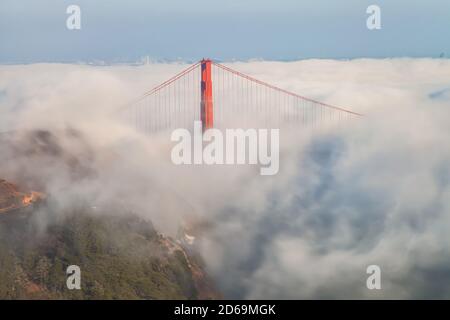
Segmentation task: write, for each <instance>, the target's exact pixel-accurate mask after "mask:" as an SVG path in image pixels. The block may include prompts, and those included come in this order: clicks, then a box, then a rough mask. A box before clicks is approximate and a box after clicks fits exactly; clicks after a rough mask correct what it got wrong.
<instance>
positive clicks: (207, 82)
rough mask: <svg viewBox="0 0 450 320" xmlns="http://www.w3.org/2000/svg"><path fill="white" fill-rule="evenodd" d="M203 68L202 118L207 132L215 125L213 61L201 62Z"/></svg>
mask: <svg viewBox="0 0 450 320" xmlns="http://www.w3.org/2000/svg"><path fill="white" fill-rule="evenodd" d="M201 67H202V69H201V70H202V71H201V72H202V84H201V91H202V92H201V99H202V101H201V118H202V125H203V131H205V130H207V129H210V128H212V127H213V125H214V114H213V91H212V75H211V60H209V59H206V60H205V59H203V60H202V61H201Z"/></svg>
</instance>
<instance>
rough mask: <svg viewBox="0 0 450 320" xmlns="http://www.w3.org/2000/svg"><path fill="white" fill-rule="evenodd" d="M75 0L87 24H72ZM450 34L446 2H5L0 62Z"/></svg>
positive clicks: (193, 55) (338, 53)
mask: <svg viewBox="0 0 450 320" xmlns="http://www.w3.org/2000/svg"><path fill="white" fill-rule="evenodd" d="M70 4H77V5H79V6H80V7H81V27H82V28H81V30H77V31H70V30H68V29H67V28H66V19H67V17H68V14H66V8H67V6H68V5H70ZM370 4H377V5H379V6H380V7H381V22H382V29H381V30H375V31H370V30H368V29H367V27H366V19H367V17H368V14H367V13H366V9H367V7H368V6H369V5H370ZM449 31H450V1H448V0H428V1H425V0H424V1H417V0H415V1H413V0H395V1H392V0H389V1H383V0H379V1H373V0H369V1H367V0H341V1H336V0H315V1H301V0H278V1H274V0H270V1H268V0H227V1H223V0H221V1H217V0H189V1H187V0H129V1H119V0H95V1H93V0H71V1H62V0H40V1H34V0H28V1H25V0H1V2H0V63H17V62H39V61H93V60H106V61H109V62H112V61H135V60H137V59H139V58H140V57H142V56H147V55H148V56H150V57H151V58H155V59H170V60H171V59H177V58H181V59H185V60H197V59H199V58H201V57H204V56H208V57H211V58H215V59H225V60H229V59H250V58H264V59H281V60H285V59H299V58H310V57H318V58H354V57H393V56H413V57H417V56H429V57H438V56H439V55H441V54H442V53H444V54H446V56H447V57H448V56H449V55H450V36H449Z"/></svg>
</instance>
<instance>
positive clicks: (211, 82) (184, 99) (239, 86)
mask: <svg viewBox="0 0 450 320" xmlns="http://www.w3.org/2000/svg"><path fill="white" fill-rule="evenodd" d="M120 113H121V116H122V117H124V118H125V119H126V120H127V122H128V123H130V124H132V125H133V126H134V127H135V128H136V129H137V130H139V131H141V132H145V133H155V132H161V131H165V130H173V129H176V128H186V129H190V128H192V127H193V124H194V121H200V120H201V121H202V126H203V130H207V129H209V128H212V127H215V128H219V129H220V128H229V127H234V128H246V127H253V128H254V127H264V128H280V127H285V126H288V125H296V126H298V125H302V126H305V127H307V126H308V127H309V126H312V127H314V126H318V125H320V124H323V123H326V122H336V121H342V120H347V119H355V118H358V117H360V116H362V115H361V114H360V113H357V112H353V111H351V110H348V109H345V108H341V107H337V106H333V105H330V104H327V103H323V102H320V101H317V100H314V99H310V98H307V97H304V96H301V95H299V94H296V93H293V92H290V91H287V90H285V89H282V88H279V87H277V86H274V85H272V84H269V83H267V82H264V81H261V80H258V79H256V78H253V77H251V76H248V75H246V74H243V73H241V72H239V71H236V70H234V69H231V68H229V67H227V66H225V65H223V64H220V63H218V62H214V61H212V60H209V59H203V60H201V61H199V62H197V63H195V64H193V65H191V66H190V67H188V68H187V69H185V70H183V71H182V72H180V73H178V74H177V75H175V76H173V77H172V78H170V79H168V80H167V81H165V82H163V83H161V84H160V85H158V86H156V87H155V88H153V89H151V90H150V91H148V92H146V93H144V94H143V95H142V96H141V97H139V98H138V99H136V100H134V101H132V102H131V103H129V104H127V105H126V106H124V107H123V108H122V109H120Z"/></svg>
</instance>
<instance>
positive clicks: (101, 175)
mask: <svg viewBox="0 0 450 320" xmlns="http://www.w3.org/2000/svg"><path fill="white" fill-rule="evenodd" d="M183 67H185V66H182V65H176V64H172V65H165V64H155V65H148V66H140V67H131V66H112V67H90V66H77V65H57V64H55V65H52V64H49V65H48V64H39V65H27V66H1V67H0V74H1V76H0V106H1V109H0V119H1V120H0V126H1V128H3V129H4V130H2V131H9V130H18V129H22V130H30V129H46V130H49V131H50V132H52V133H53V134H54V136H55V137H56V139H57V141H58V143H59V144H60V145H61V148H62V149H63V150H67V152H68V153H69V154H70V156H65V157H63V158H64V159H66V160H64V161H67V158H69V159H73V158H76V159H78V162H77V163H79V164H80V165H83V167H87V168H88V169H89V170H87V171H86V172H87V174H86V175H85V176H82V177H81V178H80V176H79V175H77V177H78V178H77V179H74V177H73V176H72V175H70V174H68V172H71V170H73V168H72V166H70V165H63V164H61V163H62V160H61V157H60V156H49V155H48V154H46V155H45V156H42V155H41V154H39V153H37V154H36V153H34V155H32V156H30V153H29V152H25V151H23V150H19V151H18V150H13V151H11V150H10V149H8V151H7V152H6V151H4V150H6V149H4V150H3V151H4V152H2V154H1V156H0V157H1V158H2V166H1V168H0V176H2V177H4V178H10V179H14V178H17V177H20V178H21V179H23V180H26V179H27V177H29V179H31V178H30V177H32V179H33V180H39V183H40V184H41V185H44V187H45V189H46V191H47V192H49V193H51V194H54V195H58V194H61V195H64V196H63V197H61V200H60V203H59V205H61V206H69V205H72V204H73V202H74V201H76V200H74V199H80V198H84V199H87V201H89V202H91V203H92V204H95V205H99V206H101V205H102V204H106V203H111V201H121V202H124V203H127V204H128V203H131V204H132V207H133V208H132V210H134V211H136V212H139V213H140V214H143V215H145V216H147V217H149V218H151V219H152V220H153V221H154V222H155V224H156V225H158V226H159V228H160V229H161V230H164V231H165V232H168V233H174V232H175V231H176V229H177V228H178V226H179V223H180V221H181V219H183V217H186V216H191V215H195V216H200V217H201V219H202V220H204V221H208V225H209V227H208V228H206V229H205V230H204V232H203V234H202V237H201V239H199V243H198V246H199V250H201V253H202V255H203V257H204V259H205V260H206V263H207V266H208V269H209V272H210V273H211V275H212V276H213V277H214V278H215V279H216V280H217V282H218V284H219V287H220V288H221V289H222V290H223V292H224V295H225V296H226V297H230V298H431V297H433V298H449V297H450V289H449V287H448V285H447V284H446V283H447V282H448V281H450V267H448V266H449V265H450V241H449V237H448V230H449V229H450V165H449V163H450V161H449V160H450V142H449V139H448V137H449V136H450V99H449V98H450V97H449V94H448V90H449V88H450V76H448V75H449V74H450V61H449V60H431V59H386V60H365V59H361V60H352V61H334V60H306V61H298V62H264V61H261V62H247V63H243V62H241V63H234V64H233V66H232V67H233V68H234V69H237V70H240V71H242V72H244V73H248V74H252V75H253V76H254V77H256V78H258V79H261V80H264V81H268V82H270V83H275V84H278V85H279V86H280V87H283V88H286V89H288V90H291V91H294V92H298V93H300V94H303V95H305V96H310V97H312V98H315V99H317V100H321V101H324V102H328V103H332V104H335V105H339V106H344V107H348V108H350V109H352V110H353V111H356V112H361V113H364V114H365V116H364V117H363V118H362V119H359V120H352V121H347V122H343V123H342V125H341V126H338V127H332V128H327V129H326V130H325V129H324V130H321V129H316V130H314V131H313V132H311V131H305V130H301V129H298V130H286V131H284V132H282V135H281V140H280V152H281V153H280V171H279V174H278V175H275V176H260V175H259V174H258V172H259V171H258V168H255V167H252V166H239V167H234V166H233V167H199V166H184V167H176V166H174V165H172V164H171V163H170V148H171V145H172V144H171V142H170V135H169V134H168V135H167V136H166V135H159V136H152V137H146V136H142V135H140V134H139V133H137V132H135V131H134V130H133V129H132V128H129V127H127V126H126V125H124V124H122V123H120V122H117V121H115V120H113V118H111V117H109V115H110V114H111V112H112V111H113V110H114V108H115V106H117V105H118V104H121V103H125V102H127V101H129V100H131V99H132V98H134V97H135V96H138V95H139V94H141V93H142V92H144V91H146V90H147V89H148V88H150V87H152V86H153V85H156V84H158V83H159V82H161V81H163V80H165V79H167V78H169V77H170V76H171V75H173V74H174V73H176V72H177V71H179V70H181V69H182V68H183ZM71 130H74V132H78V133H79V135H78V134H77V135H76V136H75V138H74V135H73V134H71V132H72V131H71ZM22 139H25V140H24V141H25V142H23V144H24V145H26V144H27V143H29V142H30V139H28V140H27V138H26V135H24V136H23V137H22ZM80 141H82V143H80ZM25 149H26V148H25ZM26 150H27V149H26ZM11 157H13V158H11ZM12 159H14V160H12ZM69 163H72V164H73V161H72V162H70V161H69ZM50 168H51V169H50ZM371 264H376V265H379V266H380V267H381V272H382V289H381V290H368V289H367V288H366V279H367V276H368V275H367V274H366V268H367V266H369V265H371Z"/></svg>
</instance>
